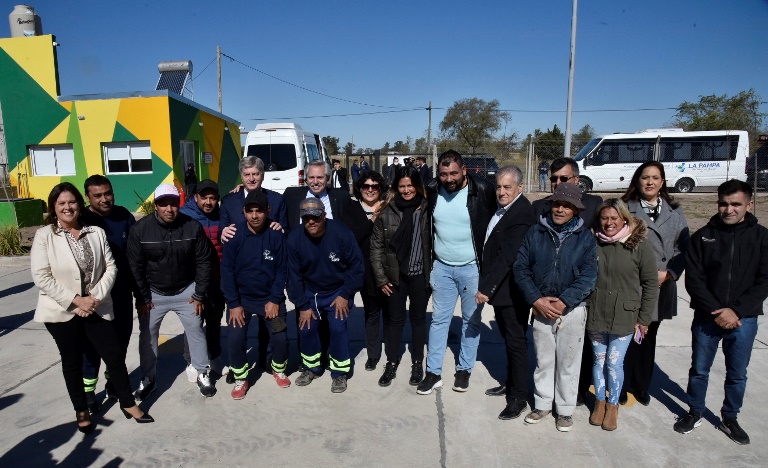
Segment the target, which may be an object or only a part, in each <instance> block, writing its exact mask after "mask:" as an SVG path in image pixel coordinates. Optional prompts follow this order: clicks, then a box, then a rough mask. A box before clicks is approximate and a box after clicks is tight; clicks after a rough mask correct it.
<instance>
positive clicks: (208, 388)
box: [197, 372, 216, 398]
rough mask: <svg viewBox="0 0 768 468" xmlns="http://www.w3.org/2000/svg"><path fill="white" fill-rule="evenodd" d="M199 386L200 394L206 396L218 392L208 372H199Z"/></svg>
mask: <svg viewBox="0 0 768 468" xmlns="http://www.w3.org/2000/svg"><path fill="white" fill-rule="evenodd" d="M197 388H199V389H200V394H201V395H203V396H204V397H206V398H207V397H212V396H214V395H215V394H216V387H214V386H213V384H212V383H211V378H210V377H209V376H208V373H207V372H206V373H204V374H198V376H197Z"/></svg>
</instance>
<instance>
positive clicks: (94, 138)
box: [75, 99, 121, 174]
mask: <svg viewBox="0 0 768 468" xmlns="http://www.w3.org/2000/svg"><path fill="white" fill-rule="evenodd" d="M120 102H121V100H120V99H103V100H94V101H77V103H76V104H75V105H76V109H77V115H78V121H77V123H78V126H79V127H80V141H81V142H82V144H83V154H84V157H85V167H86V170H87V173H88V174H103V173H104V162H103V159H104V158H103V155H102V154H103V153H102V148H101V145H102V143H108V142H111V141H112V135H113V134H114V132H115V122H116V121H117V114H118V111H119V110H120ZM80 117H83V120H79V119H80Z"/></svg>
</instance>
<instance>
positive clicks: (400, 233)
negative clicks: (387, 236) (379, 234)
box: [389, 193, 423, 271]
mask: <svg viewBox="0 0 768 468" xmlns="http://www.w3.org/2000/svg"><path fill="white" fill-rule="evenodd" d="M422 200H423V198H422V196H421V195H420V194H416V196H415V197H413V200H410V201H406V200H403V198H402V197H401V196H400V194H399V193H398V194H396V195H395V198H394V200H392V201H393V202H394V203H395V206H396V207H397V209H398V210H400V213H401V215H402V217H401V218H400V226H398V227H397V231H395V234H394V235H393V236H392V240H390V241H389V247H390V248H392V250H394V251H395V256H396V257H397V261H398V263H399V264H400V271H408V259H409V258H410V256H411V248H412V247H413V245H412V244H413V213H414V211H416V208H418V207H419V206H421V201H422Z"/></svg>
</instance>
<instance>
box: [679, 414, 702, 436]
mask: <svg viewBox="0 0 768 468" xmlns="http://www.w3.org/2000/svg"><path fill="white" fill-rule="evenodd" d="M699 426H701V415H700V414H698V413H694V412H693V411H689V412H688V413H686V415H685V416H683V417H681V418H680V419H678V420H677V422H676V423H675V425H674V429H675V432H679V433H680V434H688V433H689V432H691V431H692V430H694V429H696V428H697V427H699Z"/></svg>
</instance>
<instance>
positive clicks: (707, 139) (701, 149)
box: [574, 128, 749, 193]
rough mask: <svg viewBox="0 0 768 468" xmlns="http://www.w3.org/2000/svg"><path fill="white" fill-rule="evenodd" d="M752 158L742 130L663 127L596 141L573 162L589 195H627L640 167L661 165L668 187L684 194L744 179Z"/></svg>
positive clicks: (747, 140)
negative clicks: (650, 163) (651, 163)
mask: <svg viewBox="0 0 768 468" xmlns="http://www.w3.org/2000/svg"><path fill="white" fill-rule="evenodd" d="M748 154H749V137H748V136H747V132H745V131H742V130H716V131H700V132H685V131H683V130H682V129H680V128H662V129H650V130H643V131H641V132H638V133H615V134H613V135H604V136H601V137H597V138H595V139H593V140H592V141H590V142H589V143H588V144H587V145H586V146H585V147H584V148H582V149H581V151H579V152H578V154H577V155H576V156H574V159H575V160H576V162H577V163H578V164H579V183H580V185H581V186H582V189H584V190H585V191H589V190H592V191H598V192H599V191H610V190H626V189H627V187H629V183H630V181H631V180H632V175H633V174H634V172H635V169H637V167H638V166H639V165H640V164H642V163H644V162H646V161H660V162H661V163H662V164H663V165H664V172H665V173H666V176H667V187H669V188H670V189H672V190H675V191H677V192H681V193H686V192H690V191H691V190H693V188H694V187H717V186H718V185H720V184H722V183H723V182H725V181H726V180H729V179H739V180H746V178H747V177H746V173H745V168H746V161H747V155H748Z"/></svg>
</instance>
